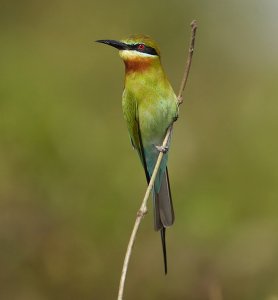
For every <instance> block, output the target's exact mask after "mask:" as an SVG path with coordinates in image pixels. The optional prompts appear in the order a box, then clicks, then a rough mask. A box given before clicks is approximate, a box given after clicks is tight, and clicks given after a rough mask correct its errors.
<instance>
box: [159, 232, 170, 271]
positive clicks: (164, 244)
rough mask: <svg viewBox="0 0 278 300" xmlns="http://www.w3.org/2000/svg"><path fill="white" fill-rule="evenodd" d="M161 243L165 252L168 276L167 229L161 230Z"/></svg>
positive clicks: (165, 267) (165, 268) (165, 265)
mask: <svg viewBox="0 0 278 300" xmlns="http://www.w3.org/2000/svg"><path fill="white" fill-rule="evenodd" d="M160 235H161V243H162V251H163V261H164V273H165V275H166V274H167V271H168V265H167V249H166V228H164V227H163V228H161V230H160Z"/></svg>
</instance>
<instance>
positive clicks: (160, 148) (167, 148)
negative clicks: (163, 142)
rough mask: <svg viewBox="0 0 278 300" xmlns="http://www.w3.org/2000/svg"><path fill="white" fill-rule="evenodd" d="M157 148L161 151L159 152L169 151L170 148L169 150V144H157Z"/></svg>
mask: <svg viewBox="0 0 278 300" xmlns="http://www.w3.org/2000/svg"><path fill="white" fill-rule="evenodd" d="M155 148H156V149H157V150H158V151H159V152H162V153H164V154H165V153H167V152H168V150H169V147H168V146H165V147H164V146H155Z"/></svg>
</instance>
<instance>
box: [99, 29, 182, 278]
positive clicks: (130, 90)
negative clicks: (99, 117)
mask: <svg viewBox="0 0 278 300" xmlns="http://www.w3.org/2000/svg"><path fill="white" fill-rule="evenodd" d="M96 42H98V43H103V44H106V45H109V46H112V47H114V48H116V49H118V50H119V55H120V57H121V58H122V60H123V62H124V65H125V80H124V90H123V95H122V109H123V115H124V119H125V120H126V123H127V128H128V132H129V136H130V140H131V144H132V146H133V148H135V149H136V151H137V152H138V155H139V157H140V160H141V163H142V165H143V168H144V171H145V176H146V180H147V183H149V181H150V178H151V176H152V173H153V170H154V167H155V164H156V161H157V158H158V155H159V153H160V152H161V151H162V152H164V153H165V154H164V155H163V159H162V162H161V165H160V168H159V171H158V174H157V177H156V180H155V182H154V187H153V190H152V195H153V207H154V209H153V211H154V229H155V230H156V231H160V235H161V242H162V250H163V262H164V272H165V274H167V271H168V266H167V252H166V228H167V227H169V226H171V225H172V224H173V223H174V220H175V214H174V209H173V202H172V195H171V189H170V182H169V175H168V168H167V162H168V149H169V144H170V141H169V143H168V144H167V146H166V147H162V143H163V140H164V138H165V135H166V132H167V130H168V128H170V127H171V126H172V124H173V122H175V121H176V120H177V118H178V100H177V96H176V94H175V92H174V90H173V88H172V86H171V84H170V82H169V80H168V77H167V75H166V73H165V71H164V69H163V67H162V64H161V54H160V49H159V46H158V44H157V43H156V42H155V41H154V40H153V39H152V38H151V37H150V36H148V35H143V34H135V35H130V36H128V37H127V38H124V39H122V40H97V41H96ZM171 135H172V134H171Z"/></svg>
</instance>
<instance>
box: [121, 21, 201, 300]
mask: <svg viewBox="0 0 278 300" xmlns="http://www.w3.org/2000/svg"><path fill="white" fill-rule="evenodd" d="M190 25H191V40H190V46H189V51H188V58H187V61H186V65H185V70H184V75H183V78H182V82H181V86H180V90H179V93H178V96H177V100H178V105H180V104H182V102H183V98H182V94H183V91H184V88H185V85H186V82H187V78H188V75H189V71H190V66H191V62H192V56H193V50H194V43H195V36H196V30H197V22H196V21H195V20H194V21H192V22H191V24H190ZM172 128H173V125H171V126H170V127H169V128H168V130H167V132H166V135H165V138H164V140H163V144H162V147H166V146H167V144H168V140H169V138H170V135H171V130H172ZM163 155H164V152H160V153H159V155H158V158H157V161H156V165H155V168H154V171H153V174H152V177H151V180H150V182H149V185H148V188H147V190H146V193H145V196H144V198H143V201H142V204H141V207H140V209H139V211H138V213H137V217H136V220H135V224H134V226H133V230H132V233H131V236H130V239H129V242H128V246H127V250H126V254H125V259H124V264H123V269H122V275H121V280H120V286H119V292H118V298H117V299H118V300H122V299H123V293H124V287H125V281H126V274H127V270H128V265H129V260H130V256H131V252H132V248H133V245H134V242H135V238H136V235H137V232H138V229H139V226H140V224H141V221H142V219H143V217H144V215H145V214H146V213H147V201H148V198H149V196H150V193H151V191H152V188H153V185H154V182H155V179H156V176H157V173H158V170H159V167H160V164H161V161H162V158H163Z"/></svg>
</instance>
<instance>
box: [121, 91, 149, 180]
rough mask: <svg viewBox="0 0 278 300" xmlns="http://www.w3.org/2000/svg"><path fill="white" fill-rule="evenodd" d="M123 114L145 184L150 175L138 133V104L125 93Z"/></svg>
mask: <svg viewBox="0 0 278 300" xmlns="http://www.w3.org/2000/svg"><path fill="white" fill-rule="evenodd" d="M122 104H123V113H124V117H125V120H126V122H127V127H128V132H129V136H130V140H131V144H132V146H133V147H134V148H135V149H136V150H137V152H138V154H139V156H140V159H141V162H142V165H143V167H144V171H145V175H146V179H147V182H148V183H149V181H150V174H149V173H148V169H147V163H146V156H145V152H144V147H143V142H142V135H141V131H140V122H139V113H138V104H137V101H136V99H134V97H132V95H130V94H129V93H127V92H125V93H124V95H123V103H122Z"/></svg>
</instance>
